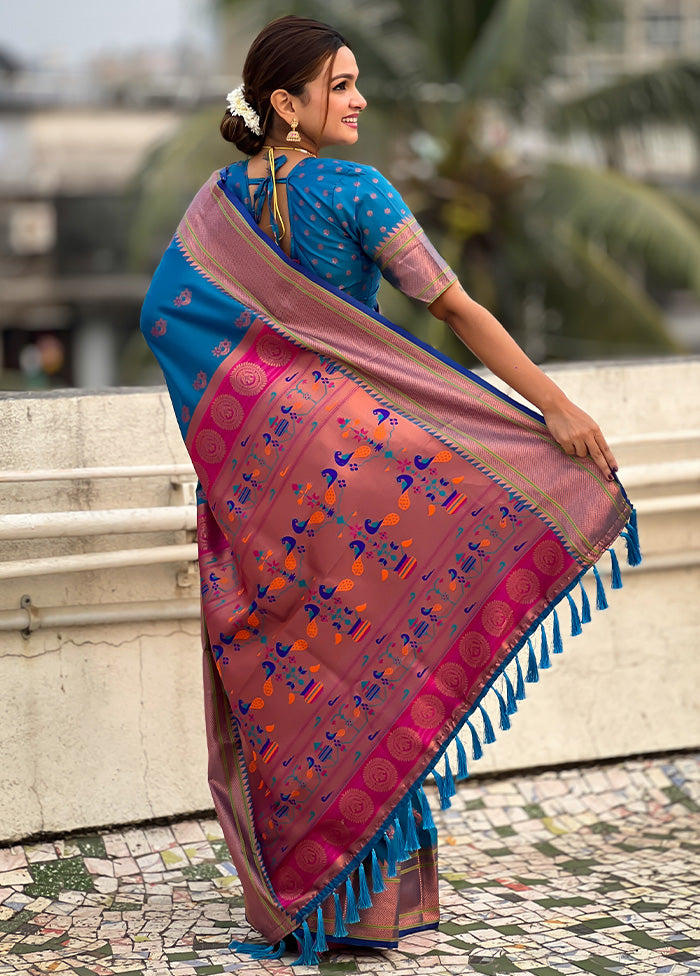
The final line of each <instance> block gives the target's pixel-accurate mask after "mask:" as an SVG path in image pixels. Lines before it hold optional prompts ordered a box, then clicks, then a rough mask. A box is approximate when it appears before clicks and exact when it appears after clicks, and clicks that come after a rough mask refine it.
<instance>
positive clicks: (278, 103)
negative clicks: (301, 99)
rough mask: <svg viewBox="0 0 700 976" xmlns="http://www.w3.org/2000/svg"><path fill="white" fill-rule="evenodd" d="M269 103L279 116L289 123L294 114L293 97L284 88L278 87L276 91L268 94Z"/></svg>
mask: <svg viewBox="0 0 700 976" xmlns="http://www.w3.org/2000/svg"><path fill="white" fill-rule="evenodd" d="M270 105H272V107H273V109H274V110H275V112H277V114H278V115H279V117H280V118H281V119H282V120H283V121H284V122H286V123H287V124H289V123H290V122H291V121H292V119H293V118H294V116H295V114H296V113H295V111H294V99H293V98H292V96H291V95H290V94H289V92H287V91H285V90H284V88H278V89H277V90H276V91H273V93H272V94H271V95H270Z"/></svg>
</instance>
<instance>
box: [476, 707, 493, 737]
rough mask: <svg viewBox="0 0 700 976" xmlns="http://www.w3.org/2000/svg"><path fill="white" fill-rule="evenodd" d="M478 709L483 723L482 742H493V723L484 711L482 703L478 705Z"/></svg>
mask: <svg viewBox="0 0 700 976" xmlns="http://www.w3.org/2000/svg"><path fill="white" fill-rule="evenodd" d="M479 711H480V712H481V718H482V720H483V723H484V742H487V743H489V742H495V741H496V735H495V733H494V731H493V725H491V719H490V718H489V713H488V712H487V711H486V709H485V708H484V706H483V705H479Z"/></svg>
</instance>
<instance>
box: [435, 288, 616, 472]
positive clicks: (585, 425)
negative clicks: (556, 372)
mask: <svg viewBox="0 0 700 976" xmlns="http://www.w3.org/2000/svg"><path fill="white" fill-rule="evenodd" d="M429 308H430V311H431V312H432V314H433V315H434V316H435V317H436V318H438V319H441V320H442V321H443V322H446V323H447V325H449V327H450V328H451V329H452V331H453V332H454V333H455V335H456V336H457V337H458V338H459V339H461V340H462V342H463V343H464V344H465V346H468V347H469V349H471V351H472V352H473V353H474V355H475V356H477V357H478V358H479V359H480V360H481V362H482V363H483V364H484V366H486V367H488V369H490V370H491V371H492V372H493V373H495V374H496V376H498V377H500V378H501V379H502V380H503V381H504V382H505V383H507V384H508V385H509V386H510V387H512V388H513V389H514V390H517V392H518V393H519V394H520V395H521V396H523V397H525V399H526V400H529V401H530V403H532V404H534V405H535V406H536V407H537V409H538V410H539V411H540V413H541V414H542V415H543V417H544V419H545V423H546V424H547V427H548V428H549V431H550V433H551V434H552V437H554V439H555V440H556V441H557V443H558V444H559V445H560V446H561V447H562V448H563V450H564V451H565V452H566V453H567V454H571V455H576V456H577V457H586V455H588V454H590V456H591V458H592V459H593V460H594V461H595V463H596V464H597V465H598V467H599V468H600V470H601V471H602V472H603V474H604V475H605V476H606V477H607V478H609V479H610V480H612V479H613V475H612V472H613V471H617V461H616V460H615V457H614V455H613V453H612V451H611V450H610V448H609V447H608V445H607V443H606V440H605V438H604V437H603V433H602V431H601V430H600V428H599V427H598V425H597V424H596V422H595V421H594V420H593V419H592V418H591V417H589V416H588V414H587V413H585V412H584V411H583V410H581V409H580V408H579V407H577V406H576V404H575V403H572V402H571V400H569V399H568V398H567V397H566V395H565V394H564V393H563V391H562V390H560V389H559V387H558V386H557V384H556V383H555V382H554V381H553V380H551V379H550V378H549V377H548V376H546V375H545V374H544V373H543V372H542V370H541V369H540V368H539V367H538V366H536V365H535V364H534V363H533V362H532V360H531V359H529V358H528V357H527V356H526V355H525V353H524V352H523V351H522V349H521V348H520V346H519V345H518V344H517V343H516V342H515V340H514V339H512V338H511V336H510V335H509V334H508V333H507V332H506V330H505V329H504V328H503V326H502V325H501V324H500V322H499V321H498V320H497V319H496V318H494V316H493V315H492V314H491V313H490V312H489V311H487V310H486V309H485V308H484V307H483V306H481V305H479V304H478V303H477V302H475V301H473V300H472V299H471V298H470V297H469V296H468V295H467V293H466V292H465V291H464V289H463V288H462V287H461V285H460V284H459V283H458V282H455V283H454V284H452V285H450V287H449V288H447V289H446V291H444V292H443V293H442V295H440V297H439V298H437V299H436V300H435V301H434V302H433V303H432V305H430V306H429Z"/></svg>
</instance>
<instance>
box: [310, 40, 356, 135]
mask: <svg viewBox="0 0 700 976" xmlns="http://www.w3.org/2000/svg"><path fill="white" fill-rule="evenodd" d="M331 61H332V59H329V60H328V62H327V63H326V64H325V65H324V67H323V68H322V69H321V71H320V72H319V74H318V75H316V77H315V78H314V80H313V81H310V82H309V83H308V84H307V86H306V99H305V100H304V103H303V104H302V105H299V106H298V110H297V118H298V119H299V130H300V132H302V133H304V135H306V136H308V137H309V138H311V139H312V140H313V141H314V142H315V143H316V144H317V145H318V147H319V149H321V148H322V147H323V146H340V145H353V143H355V142H357V121H358V116H359V114H360V112H361V111H362V109H363V108H364V107H365V106H366V105H367V101H366V99H364V98H363V97H362V95H361V94H360V93H359V91H358V90H357V75H358V71H357V62H356V61H355V55H354V54H353V53H352V51H351V50H350V48H349V47H341V48H339V50H338V52H337V54H336V56H335V60H334V61H333V62H332V64H331ZM329 68H330V72H329ZM326 99H328V115H327V116H326ZM324 117H325V119H326V121H325V125H324V122H323V120H324Z"/></svg>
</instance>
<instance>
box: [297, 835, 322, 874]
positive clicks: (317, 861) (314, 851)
mask: <svg viewBox="0 0 700 976" xmlns="http://www.w3.org/2000/svg"><path fill="white" fill-rule="evenodd" d="M295 859H296V862H297V864H298V865H299V867H300V868H301V869H302V871H306V872H307V873H308V874H313V873H315V872H316V871H320V870H321V869H322V868H325V866H326V864H327V863H328V856H327V855H326V852H325V851H324V849H323V847H322V845H321V844H319V843H318V842H317V841H315V840H304V841H302V842H301V844H299V846H298V847H297V849H296V852H295Z"/></svg>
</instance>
